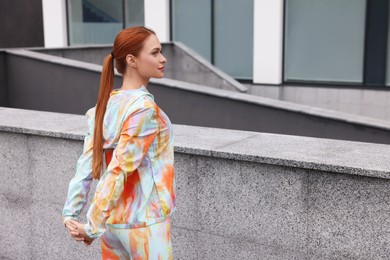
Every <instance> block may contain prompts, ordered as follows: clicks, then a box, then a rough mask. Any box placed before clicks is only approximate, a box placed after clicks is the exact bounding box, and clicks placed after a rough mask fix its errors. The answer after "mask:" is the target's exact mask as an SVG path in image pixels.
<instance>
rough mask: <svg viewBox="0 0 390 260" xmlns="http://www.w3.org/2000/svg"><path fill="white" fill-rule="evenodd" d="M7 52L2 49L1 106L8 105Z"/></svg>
mask: <svg viewBox="0 0 390 260" xmlns="http://www.w3.org/2000/svg"><path fill="white" fill-rule="evenodd" d="M6 57H7V55H6V53H5V52H2V51H0V106H3V107H7V106H8V89H7V86H8V85H7V77H6V74H7V68H6V61H5V60H6Z"/></svg>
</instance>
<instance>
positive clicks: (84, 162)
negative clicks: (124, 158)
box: [62, 110, 94, 224]
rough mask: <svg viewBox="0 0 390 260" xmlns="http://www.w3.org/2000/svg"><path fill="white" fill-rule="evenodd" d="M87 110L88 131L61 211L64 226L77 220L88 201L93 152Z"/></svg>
mask: <svg viewBox="0 0 390 260" xmlns="http://www.w3.org/2000/svg"><path fill="white" fill-rule="evenodd" d="M89 111H90V110H88V111H87V112H86V115H87V117H88V131H87V133H86V135H85V137H84V146H83V152H82V154H81V155H80V157H79V159H78V161H77V164H76V174H75V175H74V177H73V178H72V179H71V181H70V183H69V187H68V195H67V198H66V201H65V205H64V208H63V210H62V221H63V224H65V222H66V221H68V220H69V219H75V220H77V219H78V217H79V215H80V213H81V212H82V210H83V209H84V207H85V205H86V202H87V200H88V193H89V190H90V188H91V183H92V152H93V149H92V148H93V130H94V127H93V118H91V117H90V115H89Z"/></svg>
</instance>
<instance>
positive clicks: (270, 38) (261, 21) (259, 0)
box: [253, 0, 284, 84]
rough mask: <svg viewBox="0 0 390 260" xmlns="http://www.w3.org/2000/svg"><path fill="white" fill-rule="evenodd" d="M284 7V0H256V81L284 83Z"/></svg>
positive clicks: (254, 58)
mask: <svg viewBox="0 0 390 260" xmlns="http://www.w3.org/2000/svg"><path fill="white" fill-rule="evenodd" d="M283 8H284V7H283V0H272V1H270V0H255V1H254V16H253V17H254V26H253V28H254V29H253V40H254V43H253V82H254V83H261V84H281V83H282V80H283V79H282V72H283V70H282V66H283Z"/></svg>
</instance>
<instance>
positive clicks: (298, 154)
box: [0, 93, 390, 178]
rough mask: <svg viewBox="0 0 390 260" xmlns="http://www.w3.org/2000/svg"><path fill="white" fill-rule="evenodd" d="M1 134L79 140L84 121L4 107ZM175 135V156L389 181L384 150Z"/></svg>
mask: <svg viewBox="0 0 390 260" xmlns="http://www.w3.org/2000/svg"><path fill="white" fill-rule="evenodd" d="M234 94H237V93H234ZM313 109H314V108H313ZM0 131H2V132H15V133H26V134H34V135H41V136H51V137H60V138H65V139H72V140H83V139H84V134H85V133H86V117H85V116H80V115H71V114H64V113H63V114H61V113H53V112H41V111H30V110H23V109H12V108H6V109H3V110H0ZM174 133H175V137H176V138H175V151H176V152H181V153H188V154H197V155H207V156H213V157H219V158H229V159H235V160H244V161H254V162H261V163H267V164H274V165H282V166H291V167H299V168H305V169H314V170H324V171H332V172H338V173H347V174H353V175H364V176H372V177H380V178H390V153H389V145H383V144H372V143H364V142H352V141H341V140H332V139H325V138H313V137H302V136H293V135H280V134H270V133H259V132H252V131H239V130H228V129H219V128H210V127H198V126H187V125H174Z"/></svg>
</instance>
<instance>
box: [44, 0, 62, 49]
mask: <svg viewBox="0 0 390 260" xmlns="http://www.w3.org/2000/svg"><path fill="white" fill-rule="evenodd" d="M42 9H43V32H44V39H45V47H64V46H67V45H68V39H67V25H66V6H65V0H42Z"/></svg>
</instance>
